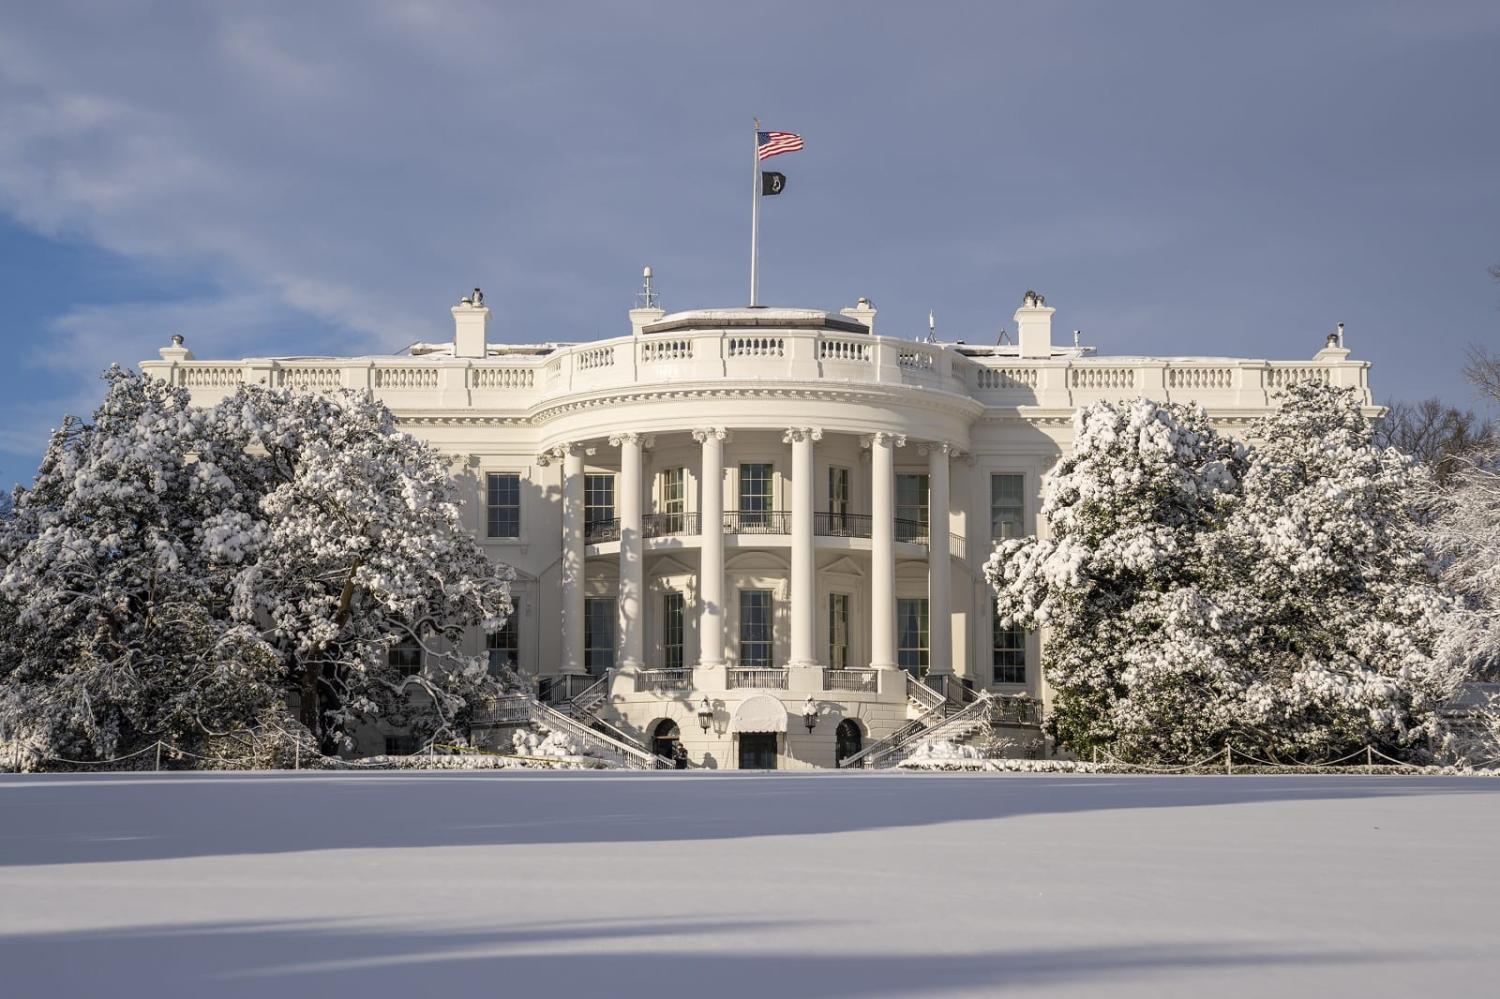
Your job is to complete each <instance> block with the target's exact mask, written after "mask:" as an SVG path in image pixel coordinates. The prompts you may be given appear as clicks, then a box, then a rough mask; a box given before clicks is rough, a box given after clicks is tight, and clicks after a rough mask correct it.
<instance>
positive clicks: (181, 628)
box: [0, 368, 510, 759]
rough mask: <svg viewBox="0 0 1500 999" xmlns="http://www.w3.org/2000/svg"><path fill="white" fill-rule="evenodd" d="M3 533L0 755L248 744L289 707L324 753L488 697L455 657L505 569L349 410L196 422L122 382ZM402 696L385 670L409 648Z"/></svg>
mask: <svg viewBox="0 0 1500 999" xmlns="http://www.w3.org/2000/svg"><path fill="white" fill-rule="evenodd" d="M105 379H106V381H107V383H108V389H107V392H106V396H105V399H104V402H103V404H102V405H101V406H100V407H99V409H98V410H97V411H96V412H95V414H94V417H93V420H92V421H87V422H86V421H80V420H74V419H69V420H68V421H66V422H65V423H64V425H63V428H62V429H61V430H59V431H57V432H56V433H55V434H54V435H53V437H52V440H51V442H50V444H49V447H48V450H47V454H46V457H45V458H44V459H43V462H42V465H41V468H40V469H39V470H38V473H37V477H36V480H35V482H34V484H33V485H32V487H31V488H29V489H21V490H18V491H17V493H16V495H15V502H14V509H13V510H12V511H11V513H10V515H9V516H6V517H4V518H0V739H6V740H11V741H14V742H17V743H19V744H21V745H23V746H24V747H26V749H27V751H28V752H29V753H31V754H33V755H34V756H35V757H37V758H46V757H64V758H68V757H77V758H83V759H87V758H103V757H109V756H115V755H119V754H121V753H124V752H128V751H130V750H131V749H132V748H133V747H136V746H140V745H146V744H149V743H151V742H153V741H155V740H157V739H167V740H170V741H172V742H174V743H177V744H182V743H188V742H193V741H194V740H202V739H206V738H211V737H213V736H214V735H215V734H216V733H223V732H227V731H230V730H235V729H244V728H247V727H251V726H254V725H256V724H257V723H259V722H261V721H263V720H264V719H265V718H267V717H271V716H274V715H278V714H282V713H284V712H285V709H286V705H287V703H288V700H289V698H290V697H298V696H300V717H301V720H302V722H303V724H304V725H305V726H306V727H307V729H308V730H310V731H312V732H314V733H316V734H317V735H318V736H319V737H320V739H321V740H322V742H323V743H324V745H325V747H326V746H328V745H330V744H331V742H332V741H333V738H332V737H334V736H335V735H336V734H337V733H338V732H340V731H341V730H342V729H344V728H345V727H347V726H348V724H349V723H350V722H351V721H353V720H354V719H356V718H366V719H368V718H371V717H375V716H380V715H385V716H390V717H392V719H393V720H394V721H396V722H397V723H398V724H402V725H407V726H409V727H410V728H411V729H412V730H413V731H415V732H418V733H419V734H422V735H424V736H427V735H431V734H433V733H437V732H440V731H442V730H443V729H445V728H446V729H450V730H451V729H454V728H456V727H459V726H461V724H462V721H463V713H464V711H465V710H466V706H467V705H468V704H469V703H470V702H471V701H472V700H473V698H475V697H476V696H479V695H481V694H483V693H484V692H485V691H486V689H487V686H488V681H487V676H486V671H485V668H484V664H483V663H482V661H480V660H479V659H478V658H477V657H466V656H461V655H457V654H455V653H454V652H453V651H452V650H453V649H455V648H457V647H458V645H457V639H458V638H459V637H460V635H461V633H462V630H463V629H464V627H466V626H471V625H476V624H478V625H483V626H484V627H486V628H495V627H499V626H500V625H501V624H502V623H503V619H504V616H505V615H506V614H508V613H509V611H510V601H509V590H508V585H507V579H508V574H509V570H506V569H504V568H503V567H496V566H492V565H491V564H490V563H488V562H487V561H486V559H485V557H484V554H483V551H482V550H481V549H480V547H479V546H478V544H477V543H476V542H475V541H474V539H473V538H472V536H471V535H469V534H468V533H467V532H466V531H465V530H464V529H463V526H462V524H461V522H460V520H459V515H458V508H457V504H456V501H455V498H454V495H453V487H452V485H451V483H450V481H449V478H448V472H447V469H446V468H445V467H444V465H443V462H442V460H441V458H440V456H439V455H438V454H437V453H436V452H434V451H433V450H432V449H430V448H428V447H427V446H426V445H423V444H421V443H420V442H418V441H416V440H414V439H413V438H411V437H410V436H408V435H406V434H403V433H400V432H399V431H397V430H396V429H395V427H394V424H393V421H392V418H391V416H390V413H389V412H388V411H387V410H385V408H384V407H383V406H381V405H380V404H379V403H377V402H374V401H373V400H371V399H369V398H366V397H363V396H358V395H355V394H352V393H344V394H340V395H336V396H309V395H294V394H291V393H288V392H277V391H269V390H266V389H262V388H258V387H246V388H242V389H241V390H240V391H239V392H238V393H236V394H235V395H233V396H231V397H229V398H228V399H226V400H225V401H224V402H222V403H220V404H219V405H217V406H213V407H207V408H198V407H193V406H192V405H191V404H190V398H189V395H188V393H187V392H186V391H185V390H183V389H181V388H176V387H171V386H167V385H165V384H163V383H161V382H158V381H155V380H153V379H149V378H146V377H144V376H141V375H139V374H134V373H128V372H125V371H122V370H120V369H118V368H113V369H111V370H110V371H108V372H106V374H105ZM408 636H410V637H412V638H415V639H416V640H417V641H418V642H420V643H422V644H423V645H425V646H426V648H427V652H428V654H427V655H424V656H423V664H422V668H421V670H420V672H419V673H418V674H417V675H416V676H412V677H407V676H404V675H403V673H402V671H400V670H398V669H396V668H393V667H391V666H389V665H388V664H387V657H386V651H387V649H388V648H389V647H390V646H391V645H392V644H393V643H395V642H397V641H400V640H401V639H403V638H406V637H408Z"/></svg>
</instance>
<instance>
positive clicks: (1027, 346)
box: [1015, 291, 1057, 357]
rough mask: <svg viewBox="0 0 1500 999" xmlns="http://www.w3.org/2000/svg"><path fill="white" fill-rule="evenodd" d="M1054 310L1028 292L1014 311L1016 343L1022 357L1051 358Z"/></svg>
mask: <svg viewBox="0 0 1500 999" xmlns="http://www.w3.org/2000/svg"><path fill="white" fill-rule="evenodd" d="M1056 311H1057V310H1056V309H1050V308H1048V307H1047V300H1046V299H1045V298H1043V297H1042V296H1041V295H1038V294H1037V293H1036V292H1034V291H1028V292H1027V293H1026V297H1025V298H1023V299H1022V300H1021V307H1020V308H1019V309H1017V310H1016V316H1015V319H1016V342H1017V343H1018V344H1020V346H1021V356H1022V357H1051V356H1052V313H1054V312H1056Z"/></svg>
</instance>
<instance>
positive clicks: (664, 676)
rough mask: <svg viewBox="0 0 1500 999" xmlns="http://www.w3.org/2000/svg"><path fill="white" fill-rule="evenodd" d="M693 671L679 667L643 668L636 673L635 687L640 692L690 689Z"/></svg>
mask: <svg viewBox="0 0 1500 999" xmlns="http://www.w3.org/2000/svg"><path fill="white" fill-rule="evenodd" d="M692 687H693V671H692V670H691V669H690V668H686V667H684V668H681V669H643V670H641V671H640V672H639V673H637V674H636V680H635V689H636V690H638V691H640V692H642V693H661V692H664V691H677V690H691V689H692Z"/></svg>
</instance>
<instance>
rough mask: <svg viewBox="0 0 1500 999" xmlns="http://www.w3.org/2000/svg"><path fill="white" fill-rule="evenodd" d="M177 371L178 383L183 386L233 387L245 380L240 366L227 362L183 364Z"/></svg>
mask: <svg viewBox="0 0 1500 999" xmlns="http://www.w3.org/2000/svg"><path fill="white" fill-rule="evenodd" d="M178 371H179V374H180V376H181V378H180V380H179V382H178V384H180V385H182V386H183V387H185V388H234V387H235V386H237V385H239V384H240V383H241V382H243V381H244V380H245V372H244V370H243V369H242V368H240V367H238V366H233V367H231V366H230V365H227V364H204V365H193V366H187V365H184V366H183V367H181V368H179V369H178Z"/></svg>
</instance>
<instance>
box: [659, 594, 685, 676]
mask: <svg viewBox="0 0 1500 999" xmlns="http://www.w3.org/2000/svg"><path fill="white" fill-rule="evenodd" d="M684 606H685V604H684V601H683V598H682V594H681V593H678V592H677V591H675V590H673V591H670V592H667V593H663V594H662V596H661V659H662V662H661V664H662V666H664V667H666V668H667V669H682V663H683V654H682V631H683V629H682V622H683V616H684V615H683V609H684Z"/></svg>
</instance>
